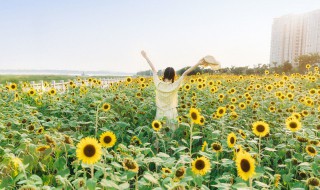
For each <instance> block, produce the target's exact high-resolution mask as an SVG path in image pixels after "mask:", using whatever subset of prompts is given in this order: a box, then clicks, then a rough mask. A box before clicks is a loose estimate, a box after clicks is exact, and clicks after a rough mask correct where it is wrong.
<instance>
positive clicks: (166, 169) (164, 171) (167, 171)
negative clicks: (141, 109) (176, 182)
mask: <svg viewBox="0 0 320 190" xmlns="http://www.w3.org/2000/svg"><path fill="white" fill-rule="evenodd" d="M161 170H162V172H163V173H164V174H171V173H172V171H171V170H170V169H169V168H162V169H161Z"/></svg>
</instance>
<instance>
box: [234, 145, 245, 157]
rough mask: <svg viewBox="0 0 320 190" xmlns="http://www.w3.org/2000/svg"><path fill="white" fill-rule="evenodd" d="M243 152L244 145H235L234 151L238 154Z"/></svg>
mask: <svg viewBox="0 0 320 190" xmlns="http://www.w3.org/2000/svg"><path fill="white" fill-rule="evenodd" d="M242 152H243V148H242V146H241V145H236V146H235V147H234V153H235V154H236V155H237V154H239V153H242Z"/></svg>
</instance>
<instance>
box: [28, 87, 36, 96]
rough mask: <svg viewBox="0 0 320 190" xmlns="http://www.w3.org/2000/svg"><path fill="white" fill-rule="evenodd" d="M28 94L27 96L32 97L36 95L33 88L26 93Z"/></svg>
mask: <svg viewBox="0 0 320 190" xmlns="http://www.w3.org/2000/svg"><path fill="white" fill-rule="evenodd" d="M28 94H29V96H33V95H35V94H36V90H35V89H33V88H31V89H30V90H29V91H28Z"/></svg>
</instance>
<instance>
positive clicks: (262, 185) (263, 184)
mask: <svg viewBox="0 0 320 190" xmlns="http://www.w3.org/2000/svg"><path fill="white" fill-rule="evenodd" d="M255 183H256V184H257V185H258V186H260V187H264V188H269V185H267V184H265V183H262V182H260V181H255Z"/></svg>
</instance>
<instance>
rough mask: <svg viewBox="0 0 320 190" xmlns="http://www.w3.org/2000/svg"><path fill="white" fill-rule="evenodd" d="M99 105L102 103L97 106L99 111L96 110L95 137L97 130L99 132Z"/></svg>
mask: <svg viewBox="0 0 320 190" xmlns="http://www.w3.org/2000/svg"><path fill="white" fill-rule="evenodd" d="M99 106H100V104H99V105H98V106H97V111H96V124H95V128H96V130H95V137H96V138H97V132H98V113H99Z"/></svg>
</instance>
